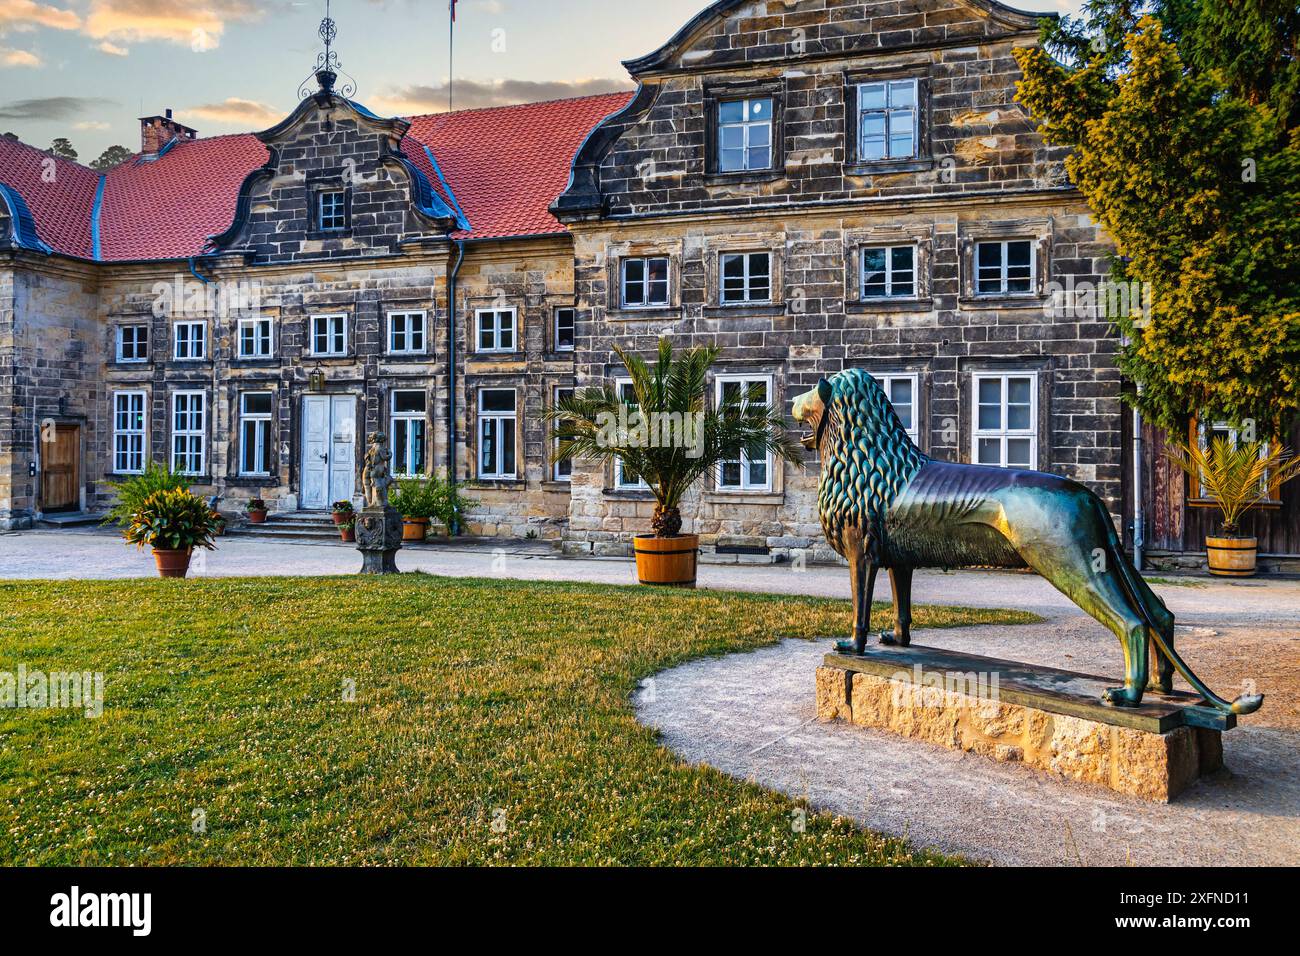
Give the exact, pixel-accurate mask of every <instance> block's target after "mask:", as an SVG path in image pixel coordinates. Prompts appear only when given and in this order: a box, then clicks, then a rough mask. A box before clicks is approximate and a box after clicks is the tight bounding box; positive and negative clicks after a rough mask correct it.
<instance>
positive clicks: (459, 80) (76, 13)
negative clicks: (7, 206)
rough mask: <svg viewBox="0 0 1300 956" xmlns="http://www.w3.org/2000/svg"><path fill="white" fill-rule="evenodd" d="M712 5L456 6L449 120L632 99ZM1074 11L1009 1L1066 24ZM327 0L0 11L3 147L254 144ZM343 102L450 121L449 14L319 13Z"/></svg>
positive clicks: (374, 2) (98, 4)
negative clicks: (518, 107) (155, 118)
mask: <svg viewBox="0 0 1300 956" xmlns="http://www.w3.org/2000/svg"><path fill="white" fill-rule="evenodd" d="M708 2H709V0H651V2H645V0H458V5H457V17H456V54H455V56H456V58H455V76H456V84H455V89H456V108H457V109H464V108H470V107H480V106H494V105H503V104H507V103H520V102H530V101H535V100H545V99H555V98H558V97H566V96H581V95H584V94H587V93H602V92H608V91H611V90H617V89H630V88H631V86H632V84H631V82H630V81H629V79H628V77H627V72H626V71H625V70H624V69H623V67H622V66H621V61H623V60H626V59H631V58H633V57H637V56H641V55H643V54H646V53H649V52H651V51H652V50H654V49H656V48H657V47H658V46H659V45H660V44H662V43H663V42H664V41H665V40H667V39H668V38H669V37H671V36H672V35H673V34H674V33H675V32H676V31H677V29H678V28H679V27H681V26H682V25H683V24H684V23H685V22H686V21H687V20H689V19H690V18H691V17H692V16H694V15H695V14H696V13H698V12H699V11H700V10H701V9H702V8H703V7H705V6H706V5H707V4H708ZM1079 3H1080V0H1011V3H1010V5H1012V6H1018V7H1020V8H1021V9H1025V10H1035V11H1056V12H1065V13H1074V12H1077V8H1078V6H1079ZM324 10H325V0H0V132H8V131H11V132H14V133H17V134H18V135H19V136H20V137H21V138H22V139H23V140H24V141H25V142H28V143H31V144H33V145H36V146H40V147H42V148H44V147H46V146H48V145H49V144H50V142H51V141H52V140H53V139H54V138H55V137H60V136H62V137H66V138H68V139H69V140H71V141H72V144H73V146H74V148H75V149H76V150H77V152H78V154H79V158H80V160H81V161H82V162H89V161H91V160H93V159H94V158H95V157H97V156H98V155H99V154H100V153H101V152H103V150H104V149H105V148H107V147H108V146H110V145H113V144H120V145H122V146H126V147H128V148H129V149H131V150H137V149H139V139H140V134H139V123H138V119H139V117H141V116H150V115H155V114H160V113H162V112H164V110H166V109H167V108H171V109H173V110H174V111H175V116H176V119H178V120H179V121H180V122H182V123H185V124H186V125H188V126H192V127H194V128H195V129H197V130H198V131H199V135H200V136H215V135H220V134H223V133H237V132H247V131H250V130H260V129H265V128H267V127H270V126H273V125H275V124H276V123H277V122H279V121H280V120H281V119H282V118H283V117H284V116H286V115H288V113H289V112H290V111H292V109H293V107H294V106H295V105H296V103H297V100H298V97H297V90H298V87H299V85H300V84H301V83H302V81H303V80H304V79H305V78H307V77H308V76H309V75H310V74H311V73H312V71H313V69H314V67H315V62H316V55H317V53H319V52H320V49H321V41H320V38H319V36H318V35H317V27H318V25H319V23H320V20H321V18H322V16H323V15H324ZM331 15H332V16H333V18H334V20H335V21H336V23H337V27H338V37H337V39H336V40H335V44H334V49H335V50H336V52H337V53H338V55H339V58H340V60H341V61H342V64H343V68H344V70H346V71H347V72H348V73H350V74H351V75H352V76H353V77H355V78H356V81H357V93H356V96H355V99H357V100H358V101H359V102H361V103H363V104H365V105H366V106H367V107H369V108H370V109H371V110H373V111H375V112H377V113H381V114H386V115H412V114H416V113H429V112H435V111H440V110H444V109H446V108H447V80H448V77H449V76H450V75H451V69H450V65H449V60H448V0H331Z"/></svg>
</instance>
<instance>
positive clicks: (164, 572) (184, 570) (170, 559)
mask: <svg viewBox="0 0 1300 956" xmlns="http://www.w3.org/2000/svg"><path fill="white" fill-rule="evenodd" d="M190 554H191V551H190V549H189V548H186V549H184V550H183V551H170V550H167V549H165V548H154V549H153V562H154V564H155V565H156V566H157V568H158V576H159V577H160V578H183V577H185V575H187V574H188V573H189V571H190Z"/></svg>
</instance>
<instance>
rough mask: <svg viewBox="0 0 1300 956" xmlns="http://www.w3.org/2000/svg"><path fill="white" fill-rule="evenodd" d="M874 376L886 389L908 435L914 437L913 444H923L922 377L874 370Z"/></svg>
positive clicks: (890, 402) (886, 394)
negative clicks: (920, 389) (921, 420)
mask: <svg viewBox="0 0 1300 956" xmlns="http://www.w3.org/2000/svg"><path fill="white" fill-rule="evenodd" d="M872 378H874V379H875V380H876V381H877V382H879V383H880V387H881V388H882V389H884V392H885V396H886V397H887V398H888V399H889V404H890V405H892V406H893V407H894V414H895V415H897V416H898V420H899V422H901V423H902V425H903V429H904V430H905V431H906V432H907V437H908V438H910V439H912V444H914V445H918V446H919V445H920V444H921V423H920V418H921V404H920V391H919V388H920V377H919V376H917V375H915V374H911V373H907V372H902V373H894V372H882V373H874V372H873V373H872Z"/></svg>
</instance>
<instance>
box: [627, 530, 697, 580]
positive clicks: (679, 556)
mask: <svg viewBox="0 0 1300 956" xmlns="http://www.w3.org/2000/svg"><path fill="white" fill-rule="evenodd" d="M699 553H700V538H699V535H694V534H679V535H677V537H675V538H656V537H655V536H654V535H652V534H646V535H638V536H637V539H636V573H637V578H638V579H640V581H641V583H642V584H657V585H662V586H667V587H678V588H693V587H695V577H696V569H697V565H698V557H699Z"/></svg>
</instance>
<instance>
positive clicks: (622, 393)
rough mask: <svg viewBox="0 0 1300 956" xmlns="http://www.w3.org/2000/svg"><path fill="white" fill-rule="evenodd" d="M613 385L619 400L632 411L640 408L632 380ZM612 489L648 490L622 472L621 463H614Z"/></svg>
mask: <svg viewBox="0 0 1300 956" xmlns="http://www.w3.org/2000/svg"><path fill="white" fill-rule="evenodd" d="M614 384H615V387H616V388H617V389H618V397H619V398H621V399H622V400H623V401H624V402H626V403H627V404H628V405H630V406H631V407H632V408H633V409H635V408H640V407H641V406H640V404H639V403H638V402H637V400H636V389H635V388H633V387H632V380H631V379H630V378H620V379H619V380H618V381H617V382H615V383H614ZM629 417H630V416H629ZM614 487H615V488H621V489H623V490H624V491H648V490H649V489H650V485H649V484H648V483H646V482H644V481H642V480H641V479H640V478H634V477H633V476H632V475H630V474H628V473H626V472H625V471H624V470H623V463H622V462H621V461H617V462H615V463H614Z"/></svg>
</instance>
